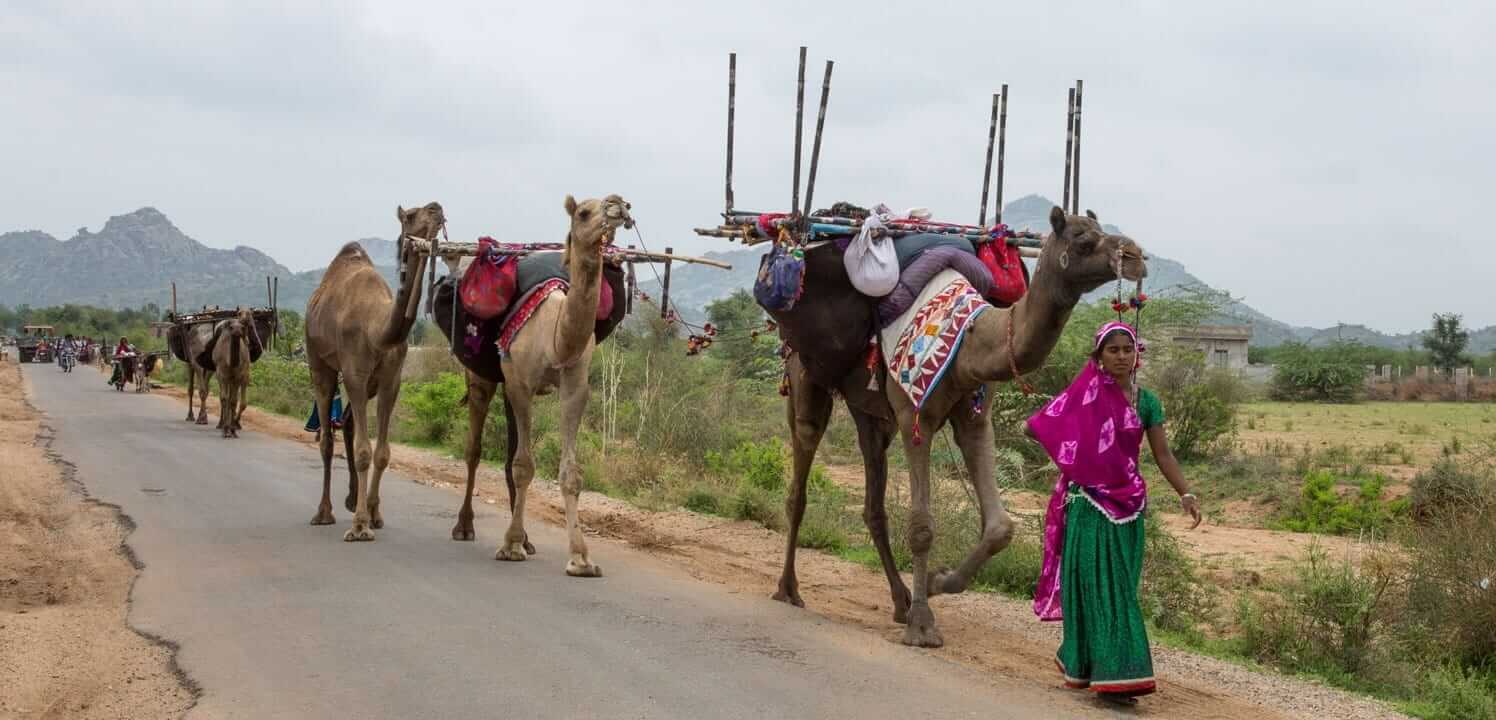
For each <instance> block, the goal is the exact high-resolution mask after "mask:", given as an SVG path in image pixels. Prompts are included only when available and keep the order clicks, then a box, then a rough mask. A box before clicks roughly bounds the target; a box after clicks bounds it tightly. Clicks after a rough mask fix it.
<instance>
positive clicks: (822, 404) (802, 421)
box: [774, 356, 831, 607]
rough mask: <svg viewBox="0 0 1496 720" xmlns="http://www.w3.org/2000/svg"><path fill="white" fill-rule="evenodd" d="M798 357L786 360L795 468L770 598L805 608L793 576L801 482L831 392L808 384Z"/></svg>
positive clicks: (802, 514) (813, 456)
mask: <svg viewBox="0 0 1496 720" xmlns="http://www.w3.org/2000/svg"><path fill="white" fill-rule="evenodd" d="M798 357H799V356H791V357H790V394H789V397H787V398H785V401H784V408H785V416H786V420H788V421H789V425H790V448H791V454H792V456H793V458H794V464H795V467H794V474H793V475H792V476H791V480H790V487H789V490H788V491H787V492H786V493H785V496H784V517H785V518H786V519H787V520H788V521H789V530H788V532H787V534H786V537H785V547H784V571H783V572H782V573H781V574H780V576H779V589H778V590H776V591H775V592H774V599H775V600H778V601H779V602H783V603H789V604H791V605H794V606H795V607H805V601H804V600H802V599H801V598H800V579H799V578H797V577H796V576H795V550H796V548H797V546H798V542H799V536H800V522H801V521H802V520H804V519H805V483H806V480H807V478H809V477H810V468H811V463H813V462H814V461H815V459H816V448H817V447H819V446H820V444H821V436H822V435H823V434H825V432H826V425H827V424H829V423H830V422H831V393H829V392H826V390H824V389H822V388H819V387H817V386H816V385H815V383H813V382H811V381H810V378H809V377H807V376H806V374H805V371H804V369H803V368H802V367H801V366H800V363H799V359H798Z"/></svg>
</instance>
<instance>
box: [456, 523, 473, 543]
mask: <svg viewBox="0 0 1496 720" xmlns="http://www.w3.org/2000/svg"><path fill="white" fill-rule="evenodd" d="M452 539H453V540H455V541H457V542H472V541H474V540H476V539H478V534H477V533H475V532H473V528H472V526H471V525H469V526H467V527H463V526H462V523H457V524H456V525H453V526H452Z"/></svg>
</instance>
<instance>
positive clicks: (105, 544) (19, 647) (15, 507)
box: [0, 358, 195, 720]
mask: <svg viewBox="0 0 1496 720" xmlns="http://www.w3.org/2000/svg"><path fill="white" fill-rule="evenodd" d="M81 381H82V379H81V378H80V382H81ZM51 438H52V431H51V429H50V428H49V427H48V426H47V425H46V423H45V419H44V418H43V417H42V416H41V414H40V413H39V412H37V410H36V409H35V408H34V407H32V405H31V404H30V403H29V402H28V400H27V398H26V389H25V387H24V380H23V378H22V376H21V371H20V367H19V366H18V365H16V363H15V360H14V358H12V359H10V360H7V361H5V362H0V718H16V719H18V720H20V719H26V720H30V719H33V718H35V719H38V720H39V719H43V718H46V719H51V718H83V719H100V720H103V719H116V718H131V719H135V718H177V717H181V716H182V715H183V714H184V713H186V711H187V710H188V709H189V708H191V707H192V705H193V702H194V699H195V694H194V691H193V690H192V689H190V688H189V687H188V686H187V685H185V684H184V683H183V682H182V680H181V679H180V678H179V676H178V674H177V673H176V671H175V665H174V662H173V659H172V656H173V650H172V648H170V647H169V646H167V645H166V644H164V643H162V642H159V641H156V640H154V639H151V638H147V637H145V636H143V635H141V634H139V633H137V632H135V631H134V630H132V629H131V628H130V626H129V623H128V611H129V602H130V588H131V586H132V585H133V583H134V581H135V577H136V575H137V574H138V572H139V570H138V568H137V566H136V564H135V562H134V559H133V557H132V556H131V555H130V552H129V549H128V548H127V547H126V546H125V544H124V543H125V537H126V536H127V535H128V534H129V531H130V523H129V519H128V518H126V517H124V516H122V515H120V514H119V512H118V510H117V509H116V508H115V507H113V506H111V505H106V504H103V503H99V502H97V501H94V500H92V499H90V498H88V497H87V493H86V492H85V491H84V490H83V487H82V485H80V484H79V483H78V482H76V479H75V478H73V477H72V475H71V474H72V469H71V468H70V467H69V466H68V465H67V464H66V461H65V460H63V459H62V458H59V457H57V456H55V455H54V454H53V453H51V452H50V450H49V449H48V447H49V445H50V443H51Z"/></svg>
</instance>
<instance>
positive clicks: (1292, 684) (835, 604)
mask: <svg viewBox="0 0 1496 720" xmlns="http://www.w3.org/2000/svg"><path fill="white" fill-rule="evenodd" d="M156 392H159V393H163V394H168V395H171V396H173V397H176V398H178V399H182V400H183V401H185V393H184V392H183V391H182V390H181V389H178V388H174V387H165V388H162V389H160V390H157V391H156ZM251 392H253V390H251ZM244 423H245V426H246V427H247V428H249V429H251V430H255V431H258V432H263V433H266V434H269V435H272V436H275V437H280V438H283V439H286V440H290V441H294V442H299V443H303V444H305V445H308V446H310V445H312V434H311V433H307V432H305V431H304V430H303V429H302V427H301V426H302V422H301V421H300V420H297V419H292V418H287V417H283V416H279V415H274V414H271V413H267V412H264V411H262V410H258V409H256V408H250V409H249V410H247V411H246V413H245V418H244ZM335 447H336V448H337V449H338V452H339V453H340V454H341V448H342V443H341V441H340V442H338V443H337V444H336V445H335ZM391 450H392V452H391V466H392V467H393V468H394V469H395V470H397V471H399V472H400V473H402V474H404V475H406V476H407V477H410V478H413V479H415V481H416V482H419V483H422V484H426V485H432V486H438V487H446V488H449V489H451V490H453V491H454V497H453V500H452V508H453V511H454V513H455V511H456V509H457V506H458V505H459V504H460V503H461V498H460V493H461V492H462V485H463V483H464V482H465V480H464V479H465V477H466V475H465V472H466V471H465V468H464V465H463V463H462V461H461V460H459V459H455V458H451V457H447V456H445V455H443V454H441V453H437V452H433V451H429V450H424V449H420V448H412V447H407V446H403V445H395V446H393V447H392V449H391ZM340 464H341V463H340ZM338 472H341V471H335V474H334V478H335V479H341V478H346V475H340V474H337V473H338ZM339 487H340V488H341V487H346V486H343V485H340V486H339ZM341 492H342V491H341V489H339V490H338V491H337V492H336V493H335V495H336V496H337V497H335V500H340V499H341ZM316 501H317V497H316V493H315V490H314V489H313V488H312V486H308V494H307V509H308V512H310V511H311V510H313V509H314V505H315V504H316ZM477 501H478V502H486V503H488V504H490V505H498V506H499V507H500V508H502V507H503V506H505V505H506V504H507V496H506V494H505V490H504V484H503V475H502V472H501V471H500V470H496V469H494V468H490V467H484V468H482V469H480V471H479V479H478V492H477ZM530 502H531V503H532V505H531V507H532V508H534V510H532V512H533V513H534V516H537V517H538V518H539V519H541V520H544V521H545V522H549V523H551V524H554V525H561V524H563V523H564V515H563V506H562V501H561V496H560V493H559V491H558V490H557V488H556V487H555V486H554V485H553V484H550V483H542V482H537V483H536V484H535V486H532V490H531V500H530ZM335 504H336V506H337V507H336V513H337V516H338V520H339V522H340V523H345V522H347V521H348V520H349V517H348V514H347V513H346V512H344V511H343V509H342V504H341V502H336V503H335ZM398 513H399V511H398V510H397V509H393V508H391V509H389V510H387V511H386V521H387V522H399V520H398V517H399V515H398ZM582 518H583V524H584V528H585V530H586V532H587V533H588V534H589V535H594V536H602V537H605V538H608V539H611V540H614V541H618V542H624V543H627V544H629V545H632V546H634V547H636V548H639V549H642V550H644V551H647V552H649V553H651V554H653V555H655V556H657V557H659V558H661V559H664V560H666V561H668V562H670V563H672V564H674V565H675V566H677V567H678V568H680V569H681V570H683V571H685V572H687V573H689V574H690V575H692V576H693V577H695V578H697V579H699V580H702V581H705V582H711V583H716V584H718V585H722V586H725V587H726V588H728V589H729V590H730V591H732V592H742V593H746V594H750V595H758V596H761V597H763V598H764V599H765V601H766V602H767V601H769V600H768V598H769V596H770V595H771V594H773V592H774V590H775V587H776V584H777V582H778V579H779V571H780V563H781V560H782V558H783V553H784V536H783V535H781V534H779V533H776V532H774V531H771V530H767V529H765V528H763V527H762V526H759V525H755V524H752V523H748V522H740V521H728V520H724V519H722V518H718V517H711V516H705V515H699V514H696V513H691V512H686V511H678V512H650V511H647V510H642V509H639V508H637V507H634V506H632V505H630V504H628V503H626V502H623V501H621V500H616V499H613V498H609V497H606V496H603V495H598V494H595V493H584V494H583V497H582ZM433 542H450V540H447V539H446V538H444V537H443V538H433ZM540 552H541V553H542V554H547V553H552V554H553V553H557V552H563V550H562V549H561V548H544V547H542V548H540ZM797 565H798V568H799V577H800V585H801V587H800V592H801V595H802V596H803V597H804V599H805V602H806V604H807V611H808V612H813V613H816V614H818V615H821V616H823V617H826V618H828V619H831V620H835V621H837V622H841V623H845V624H847V625H852V626H855V627H859V628H862V629H864V630H865V631H867V632H869V633H874V634H876V635H879V636H881V637H883V638H884V639H886V640H887V641H889V642H894V643H897V642H898V641H899V638H900V636H901V634H902V627H901V626H898V625H895V624H894V623H893V622H892V619H891V618H892V606H891V603H890V600H889V596H888V590H887V585H886V583H885V581H884V578H883V576H882V574H881V573H880V572H875V571H872V570H869V569H867V568H865V567H862V566H861V565H858V564H856V563H852V562H849V561H847V560H843V559H841V558H838V557H835V556H833V555H828V554H825V553H821V552H816V551H811V550H801V551H800V553H799V560H798V563H797ZM934 606H935V612H936V617H937V619H938V621H939V623H940V628H941V632H942V633H943V635H944V636H945V640H946V646H945V647H944V648H941V649H939V650H933V651H929V650H914V649H910V650H909V652H930V653H933V654H935V655H937V656H939V657H942V658H944V659H947V660H949V661H951V662H958V663H962V664H965V665H968V666H971V667H974V668H976V669H978V670H979V671H983V672H991V673H993V674H994V675H1001V676H1003V677H1008V678H1023V679H1026V680H1028V681H1030V682H1033V683H1036V684H1038V685H1041V686H1054V687H1058V686H1060V684H1061V683H1060V678H1059V677H1058V675H1057V674H1056V673H1055V671H1054V659H1053V658H1054V651H1055V648H1056V647H1057V646H1058V643H1059V628H1058V627H1056V626H1054V625H1052V624H1044V623H1039V622H1037V621H1036V620H1035V619H1034V616H1033V613H1032V612H1031V611H1030V610H1029V607H1028V603H1025V602H1022V601H1018V600H1014V599H1012V598H1007V597H1002V596H998V595H992V594H978V593H968V594H965V595H957V596H943V597H939V598H936V599H935V601H934ZM1154 661H1155V664H1156V668H1155V669H1156V671H1157V674H1158V676H1159V682H1160V693H1159V694H1158V695H1156V696H1153V697H1150V698H1148V699H1147V700H1145V701H1144V702H1142V703H1141V704H1140V705H1139V706H1138V708H1137V709H1136V710H1135V711H1133V712H1131V713H1129V714H1132V715H1136V716H1139V717H1153V718H1188V719H1189V720H1206V719H1211V718H1217V719H1222V720H1272V719H1274V718H1314V719H1315V720H1340V719H1342V718H1344V719H1346V720H1350V719H1351V718H1357V719H1368V720H1371V719H1379V718H1403V717H1405V716H1403V715H1401V714H1399V713H1396V712H1394V711H1392V710H1389V709H1387V708H1386V707H1384V706H1382V705H1380V704H1378V703H1375V702H1373V701H1369V700H1365V699H1362V698H1359V697H1356V696H1353V695H1350V694H1348V693H1344V692H1341V691H1339V690H1336V689H1333V688H1328V687H1324V686H1320V685H1316V684H1314V683H1311V682H1306V681H1303V680H1298V679H1294V678H1287V677H1283V676H1279V675H1272V674H1265V673H1259V672H1254V671H1251V670H1248V669H1246V668H1243V667H1241V666H1238V665H1235V664H1232V663H1228V662H1225V661H1221V660H1216V659H1214V658H1209V657H1203V656H1199V655H1195V654H1192V653H1187V652H1181V651H1176V650H1171V649H1167V648H1156V649H1155V654H1154Z"/></svg>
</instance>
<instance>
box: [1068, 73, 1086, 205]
mask: <svg viewBox="0 0 1496 720" xmlns="http://www.w3.org/2000/svg"><path fill="white" fill-rule="evenodd" d="M1082 87H1084V83H1083V81H1081V80H1076V81H1075V169H1074V170H1073V171H1072V172H1071V181H1072V182H1073V183H1075V190H1074V191H1072V192H1071V193H1070V202H1071V203H1072V205H1071V207H1073V208H1074V210H1072V211H1071V212H1072V213H1073V214H1075V215H1079V214H1080V96H1081V88H1082Z"/></svg>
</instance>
